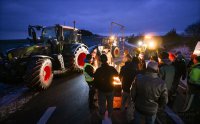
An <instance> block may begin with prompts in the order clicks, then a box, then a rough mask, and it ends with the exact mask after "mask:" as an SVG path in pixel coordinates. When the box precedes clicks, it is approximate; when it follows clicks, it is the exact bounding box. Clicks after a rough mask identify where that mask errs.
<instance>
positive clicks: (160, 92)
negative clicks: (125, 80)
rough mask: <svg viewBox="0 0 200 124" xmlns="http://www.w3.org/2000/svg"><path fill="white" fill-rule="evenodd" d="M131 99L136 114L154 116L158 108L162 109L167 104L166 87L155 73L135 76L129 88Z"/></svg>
mask: <svg viewBox="0 0 200 124" xmlns="http://www.w3.org/2000/svg"><path fill="white" fill-rule="evenodd" d="M131 97H132V100H133V102H135V109H136V110H137V111H138V112H140V113H142V114H144V115H155V114H156V113H157V110H158V107H164V106H165V105H166V104H167V102H168V92H167V87H166V84H165V82H164V81H163V80H162V79H160V78H159V77H158V74H157V73H149V72H146V73H145V74H144V75H142V74H139V75H137V76H136V80H135V82H134V83H133V84H132V87H131Z"/></svg>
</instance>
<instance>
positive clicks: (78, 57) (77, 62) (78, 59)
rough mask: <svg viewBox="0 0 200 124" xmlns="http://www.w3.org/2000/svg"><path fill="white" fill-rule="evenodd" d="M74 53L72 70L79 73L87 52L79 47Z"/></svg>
mask: <svg viewBox="0 0 200 124" xmlns="http://www.w3.org/2000/svg"><path fill="white" fill-rule="evenodd" d="M74 53H75V55H74V69H75V70H76V71H81V70H82V69H83V66H84V64H85V62H84V59H85V57H86V55H87V54H88V53H89V52H88V50H87V49H86V48H85V47H80V48H78V49H77V50H76V51H75V52H74Z"/></svg>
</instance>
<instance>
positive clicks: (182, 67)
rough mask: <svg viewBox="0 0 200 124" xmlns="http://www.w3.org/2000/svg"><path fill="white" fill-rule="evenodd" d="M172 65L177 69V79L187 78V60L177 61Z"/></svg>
mask: <svg viewBox="0 0 200 124" xmlns="http://www.w3.org/2000/svg"><path fill="white" fill-rule="evenodd" d="M172 65H174V67H175V77H174V78H175V79H179V80H180V77H181V76H182V80H185V78H186V73H187V72H186V63H185V60H184V59H182V60H175V61H174V62H173V63H172Z"/></svg>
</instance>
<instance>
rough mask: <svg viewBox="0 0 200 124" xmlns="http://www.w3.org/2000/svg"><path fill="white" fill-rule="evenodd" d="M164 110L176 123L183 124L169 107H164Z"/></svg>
mask: <svg viewBox="0 0 200 124" xmlns="http://www.w3.org/2000/svg"><path fill="white" fill-rule="evenodd" d="M165 112H166V113H167V114H168V115H169V116H170V117H171V118H172V120H173V121H174V122H175V123H176V124H184V122H183V121H182V120H181V118H180V117H179V116H178V115H177V114H175V113H174V112H173V111H172V110H171V109H170V108H169V107H167V106H166V107H165Z"/></svg>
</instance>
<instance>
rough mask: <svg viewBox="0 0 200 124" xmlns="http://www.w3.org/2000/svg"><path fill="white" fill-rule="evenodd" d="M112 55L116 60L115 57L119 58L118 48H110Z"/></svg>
mask: <svg viewBox="0 0 200 124" xmlns="http://www.w3.org/2000/svg"><path fill="white" fill-rule="evenodd" d="M112 55H113V57H114V58H117V57H119V56H120V50H119V47H117V46H113V47H112Z"/></svg>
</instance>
